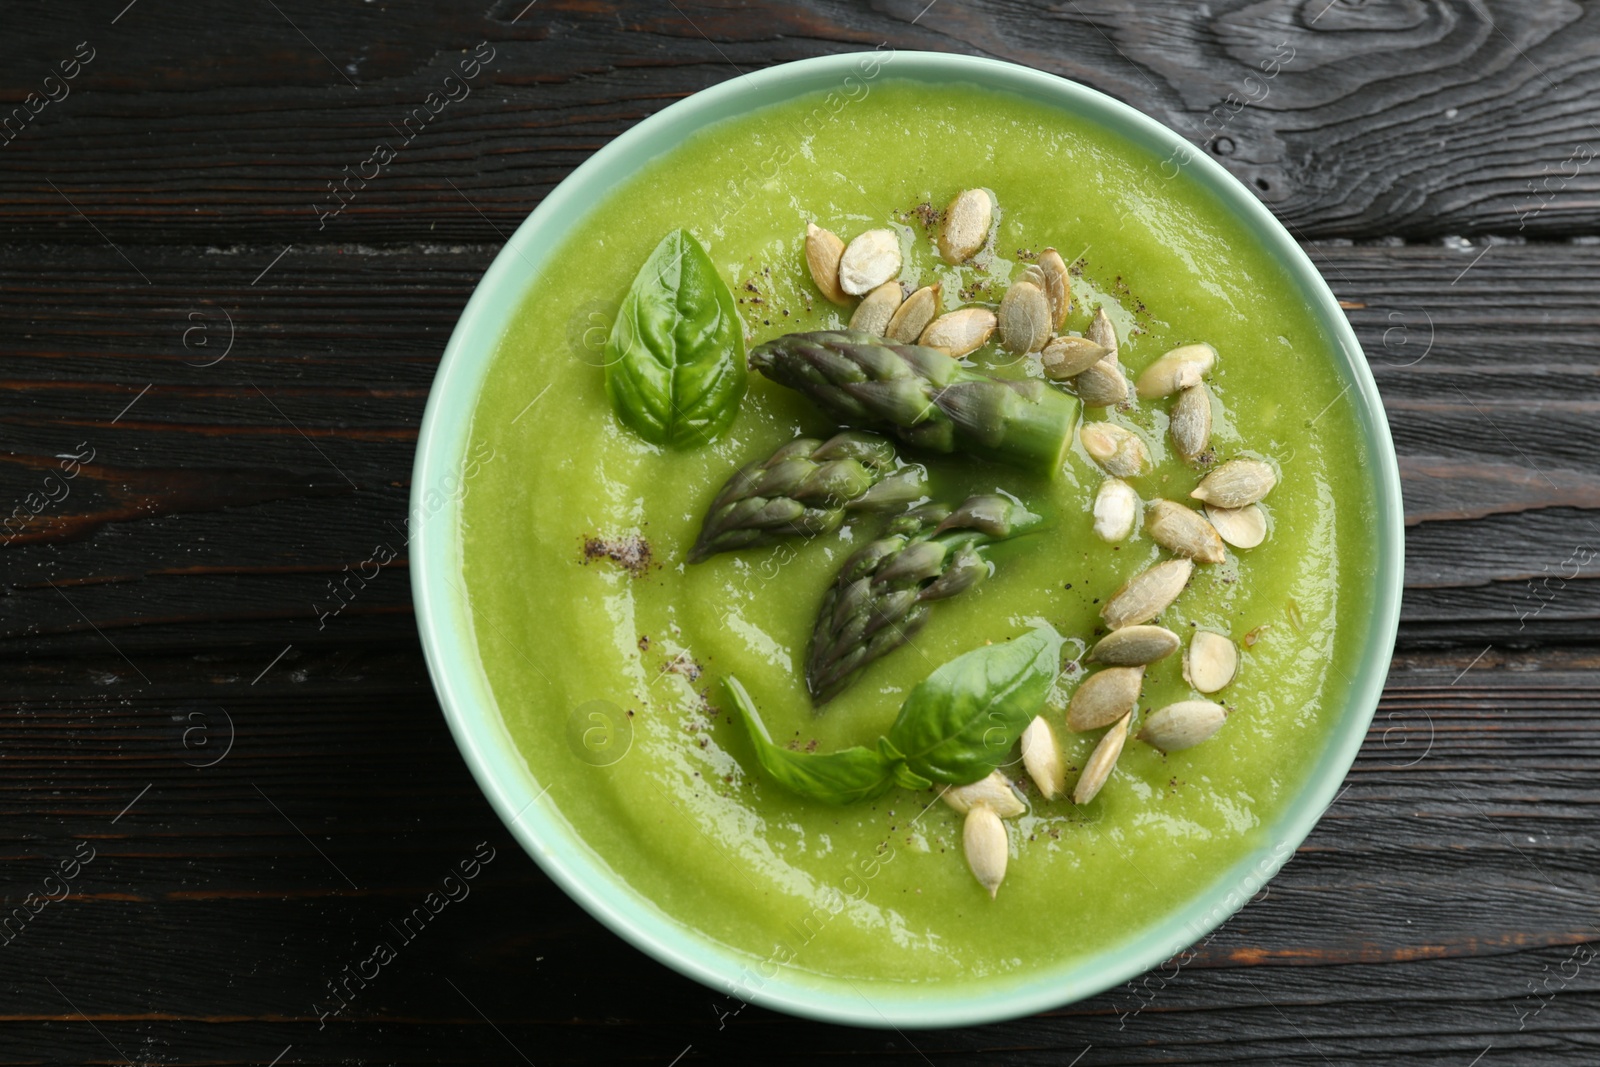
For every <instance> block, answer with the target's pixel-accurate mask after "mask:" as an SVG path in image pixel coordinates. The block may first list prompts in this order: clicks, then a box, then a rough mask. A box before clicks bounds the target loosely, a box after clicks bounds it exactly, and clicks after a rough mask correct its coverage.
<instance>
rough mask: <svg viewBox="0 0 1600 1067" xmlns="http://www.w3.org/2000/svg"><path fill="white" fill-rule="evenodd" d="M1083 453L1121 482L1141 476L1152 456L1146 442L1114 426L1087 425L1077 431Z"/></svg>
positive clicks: (1129, 431)
mask: <svg viewBox="0 0 1600 1067" xmlns="http://www.w3.org/2000/svg"><path fill="white" fill-rule="evenodd" d="M1078 439H1079V440H1080V441H1082V442H1083V450H1084V451H1085V452H1087V453H1089V458H1091V459H1093V460H1094V461H1095V462H1096V463H1098V464H1100V466H1102V467H1104V468H1105V469H1106V471H1107V472H1108V473H1110V474H1112V475H1114V476H1116V477H1118V478H1131V477H1133V476H1135V475H1137V474H1142V473H1143V472H1144V469H1145V468H1146V467H1148V466H1149V465H1150V452H1149V450H1148V449H1146V448H1145V445H1144V438H1142V437H1140V436H1139V435H1138V434H1136V433H1134V432H1133V431H1132V430H1128V429H1124V428H1123V427H1121V426H1118V425H1117V424H1116V423H1113V422H1090V423H1085V424H1084V426H1083V428H1082V429H1080V430H1079V431H1078Z"/></svg>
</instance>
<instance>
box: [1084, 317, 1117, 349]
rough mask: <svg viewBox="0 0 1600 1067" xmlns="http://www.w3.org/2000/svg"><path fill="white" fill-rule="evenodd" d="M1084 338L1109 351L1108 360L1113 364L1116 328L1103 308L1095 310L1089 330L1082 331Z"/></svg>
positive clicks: (1115, 347)
mask: <svg viewBox="0 0 1600 1067" xmlns="http://www.w3.org/2000/svg"><path fill="white" fill-rule="evenodd" d="M1084 336H1085V337H1087V338H1088V339H1089V340H1091V341H1093V342H1094V343H1095V344H1097V345H1101V346H1102V347H1105V348H1109V349H1110V350H1111V356H1110V358H1111V359H1112V361H1113V362H1114V361H1115V360H1116V358H1117V328H1116V327H1115V326H1113V325H1111V316H1110V315H1107V314H1106V309H1105V308H1104V307H1098V308H1095V311H1094V321H1092V322H1090V323H1089V328H1088V329H1087V330H1085V331H1084Z"/></svg>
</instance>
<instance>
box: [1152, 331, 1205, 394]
mask: <svg viewBox="0 0 1600 1067" xmlns="http://www.w3.org/2000/svg"><path fill="white" fill-rule="evenodd" d="M1216 364H1217V350H1216V349H1215V348H1212V347H1211V346H1210V345H1208V344H1196V345H1180V346H1179V347H1177V348H1174V349H1173V350H1172V351H1170V352H1168V353H1167V354H1166V355H1164V356H1162V357H1161V358H1160V359H1158V360H1156V361H1155V362H1154V363H1152V364H1150V365H1149V366H1148V367H1146V368H1145V369H1144V373H1143V374H1141V375H1139V383H1138V389H1139V395H1140V396H1142V397H1145V398H1146V399H1149V398H1152V397H1158V396H1171V395H1172V394H1173V393H1176V392H1177V391H1178V390H1179V389H1187V388H1189V386H1191V385H1198V384H1200V379H1201V378H1204V377H1205V376H1206V375H1207V374H1210V373H1211V368H1212V367H1214V366H1216Z"/></svg>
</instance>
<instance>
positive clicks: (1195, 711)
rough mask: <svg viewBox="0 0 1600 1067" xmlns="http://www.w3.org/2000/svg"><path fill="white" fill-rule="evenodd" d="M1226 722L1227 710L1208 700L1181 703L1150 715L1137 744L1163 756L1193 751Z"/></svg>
mask: <svg viewBox="0 0 1600 1067" xmlns="http://www.w3.org/2000/svg"><path fill="white" fill-rule="evenodd" d="M1227 719H1228V709H1227V708H1224V707H1223V706H1222V705H1221V704H1214V703H1212V702H1211V701H1209V700H1180V701H1178V703H1176V704H1168V705H1167V706H1166V707H1164V708H1161V709H1160V710H1158V711H1154V712H1152V713H1151V714H1150V715H1149V716H1148V717H1147V718H1146V719H1145V720H1144V726H1143V727H1141V728H1140V730H1139V740H1141V741H1143V742H1144V743H1145V744H1147V745H1153V746H1154V747H1156V748H1159V749H1160V750H1161V751H1163V752H1181V751H1182V750H1184V749H1186V748H1193V747H1194V746H1195V745H1198V744H1199V743H1200V742H1202V741H1204V740H1205V739H1206V738H1208V737H1210V736H1211V735H1212V734H1214V733H1216V732H1217V731H1218V730H1220V729H1222V724H1223V723H1224V722H1226V721H1227Z"/></svg>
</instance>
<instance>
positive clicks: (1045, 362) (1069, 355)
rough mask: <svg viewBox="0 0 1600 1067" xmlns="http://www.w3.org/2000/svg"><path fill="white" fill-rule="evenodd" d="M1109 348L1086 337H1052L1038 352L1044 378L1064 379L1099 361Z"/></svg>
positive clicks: (1080, 372)
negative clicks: (1041, 350) (1042, 349)
mask: <svg viewBox="0 0 1600 1067" xmlns="http://www.w3.org/2000/svg"><path fill="white" fill-rule="evenodd" d="M1110 351H1111V350H1110V349H1109V348H1107V347H1105V346H1104V345H1097V344H1095V343H1094V342H1093V341H1091V340H1089V339H1088V338H1087V337H1071V336H1068V337H1052V338H1051V339H1050V340H1049V342H1048V343H1047V344H1046V345H1045V346H1044V351H1043V352H1041V353H1039V364H1040V366H1042V367H1043V368H1044V374H1045V377H1046V378H1050V379H1052V380H1053V381H1058V382H1060V381H1065V380H1066V379H1068V378H1072V377H1075V376H1076V375H1079V374H1082V373H1083V372H1084V371H1086V370H1088V369H1089V368H1090V367H1092V366H1094V365H1095V364H1096V363H1099V362H1100V361H1101V360H1102V359H1104V358H1105V357H1106V355H1107V354H1108V353H1109V352H1110Z"/></svg>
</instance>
